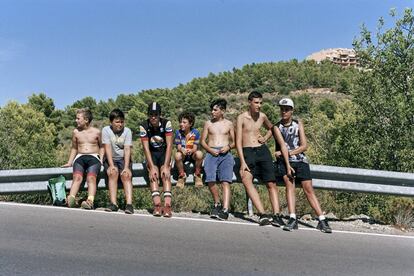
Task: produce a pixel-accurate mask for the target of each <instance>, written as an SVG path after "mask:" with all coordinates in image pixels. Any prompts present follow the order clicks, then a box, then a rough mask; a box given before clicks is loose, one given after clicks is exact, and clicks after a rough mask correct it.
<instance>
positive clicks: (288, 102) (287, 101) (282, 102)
mask: <svg viewBox="0 0 414 276" xmlns="http://www.w3.org/2000/svg"><path fill="white" fill-rule="evenodd" d="M279 106H290V107H292V108H294V107H295V105H294V104H293V101H292V100H291V99H289V98H283V99H281V100H280V101H279Z"/></svg>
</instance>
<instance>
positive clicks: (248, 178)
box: [242, 171, 265, 214]
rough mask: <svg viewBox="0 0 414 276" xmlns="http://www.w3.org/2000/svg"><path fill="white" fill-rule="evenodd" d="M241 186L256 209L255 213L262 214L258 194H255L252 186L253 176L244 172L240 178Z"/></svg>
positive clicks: (262, 209) (255, 191)
mask: <svg viewBox="0 0 414 276" xmlns="http://www.w3.org/2000/svg"><path fill="white" fill-rule="evenodd" d="M242 182H243V185H244V187H245V189H246V192H247V194H248V195H249V197H250V199H251V200H252V202H253V205H254V207H256V209H257V211H258V212H259V213H260V214H264V212H265V211H264V208H263V204H262V201H261V200H260V196H259V193H258V192H257V190H256V188H255V187H254V185H253V175H252V174H251V173H249V172H247V171H246V172H244V175H243V177H242Z"/></svg>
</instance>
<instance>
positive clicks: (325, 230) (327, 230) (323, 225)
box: [316, 219, 332, 233]
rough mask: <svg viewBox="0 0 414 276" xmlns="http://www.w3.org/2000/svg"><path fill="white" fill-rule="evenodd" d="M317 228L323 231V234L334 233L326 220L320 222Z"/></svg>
mask: <svg viewBox="0 0 414 276" xmlns="http://www.w3.org/2000/svg"><path fill="white" fill-rule="evenodd" d="M316 228H317V229H319V230H321V232H323V233H332V229H331V227H330V226H329V224H328V221H327V220H326V219H323V220H320V221H319V223H318V226H317V227H316Z"/></svg>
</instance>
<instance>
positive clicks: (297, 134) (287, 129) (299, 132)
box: [275, 98, 332, 233]
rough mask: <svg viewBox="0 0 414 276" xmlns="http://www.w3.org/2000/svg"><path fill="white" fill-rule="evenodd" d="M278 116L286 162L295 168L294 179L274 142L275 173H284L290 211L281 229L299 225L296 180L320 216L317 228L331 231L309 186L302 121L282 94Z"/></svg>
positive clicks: (278, 145)
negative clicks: (287, 220)
mask: <svg viewBox="0 0 414 276" xmlns="http://www.w3.org/2000/svg"><path fill="white" fill-rule="evenodd" d="M279 107H280V116H281V118H282V119H281V120H280V121H279V122H278V123H277V124H276V125H275V130H276V129H278V130H280V132H281V133H282V136H283V139H284V144H285V145H286V147H287V148H288V151H289V157H288V158H289V163H290V166H291V167H292V168H293V170H294V172H295V173H294V175H295V179H293V178H289V177H288V176H287V173H286V172H287V170H286V166H285V162H284V159H285V158H286V157H282V156H281V152H280V143H276V156H277V157H278V158H277V168H276V174H277V175H278V176H282V177H283V181H284V182H285V185H286V199H287V202H288V210H289V213H290V215H289V216H290V218H289V222H288V223H287V225H285V226H284V227H283V230H286V231H292V230H293V229H297V228H298V222H297V218H296V213H295V204H296V202H295V201H296V198H295V180H296V182H299V183H300V184H301V185H302V188H303V190H304V191H305V194H306V198H307V199H308V201H309V204H310V205H311V207H312V208H313V210H315V213H316V215H317V216H318V217H319V223H318V226H317V228H318V229H319V230H321V231H322V232H324V233H332V229H331V228H330V226H329V224H328V221H327V220H326V218H325V216H324V215H323V212H322V210H321V207H320V204H319V201H318V198H317V197H316V195H315V191H314V190H313V187H312V177H311V173H310V169H309V163H308V160H307V157H306V155H305V151H306V150H307V148H308V145H307V141H306V135H305V131H304V128H303V124H302V122H301V121H298V120H295V119H293V108H294V104H293V101H292V100H291V99H288V98H284V99H281V100H280V101H279Z"/></svg>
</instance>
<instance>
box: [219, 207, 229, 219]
mask: <svg viewBox="0 0 414 276" xmlns="http://www.w3.org/2000/svg"><path fill="white" fill-rule="evenodd" d="M217 218H218V219H219V220H227V219H228V218H229V211H227V210H223V209H221V210H220V211H219V213H218V216H217Z"/></svg>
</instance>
